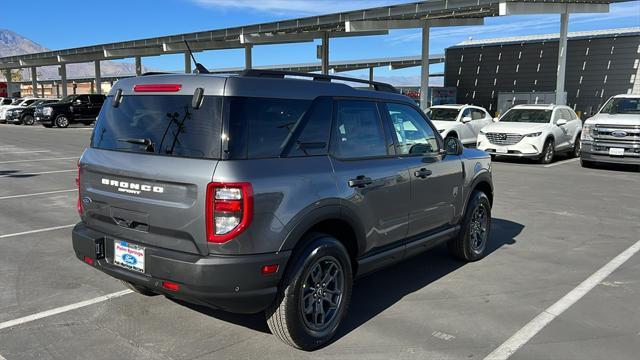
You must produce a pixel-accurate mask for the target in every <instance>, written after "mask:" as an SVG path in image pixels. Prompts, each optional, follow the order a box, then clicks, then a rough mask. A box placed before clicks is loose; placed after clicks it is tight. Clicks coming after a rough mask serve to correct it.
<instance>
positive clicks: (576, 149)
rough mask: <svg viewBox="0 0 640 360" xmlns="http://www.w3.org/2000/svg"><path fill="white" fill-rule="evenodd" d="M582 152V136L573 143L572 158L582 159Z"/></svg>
mask: <svg viewBox="0 0 640 360" xmlns="http://www.w3.org/2000/svg"><path fill="white" fill-rule="evenodd" d="M581 150H582V142H580V134H578V136H577V137H576V141H575V142H574V143H573V150H572V151H571V157H574V158H577V157H580V151H581Z"/></svg>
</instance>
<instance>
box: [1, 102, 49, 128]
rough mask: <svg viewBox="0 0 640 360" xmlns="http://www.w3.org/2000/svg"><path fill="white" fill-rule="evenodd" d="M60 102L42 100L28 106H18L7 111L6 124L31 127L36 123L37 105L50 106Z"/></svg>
mask: <svg viewBox="0 0 640 360" xmlns="http://www.w3.org/2000/svg"><path fill="white" fill-rule="evenodd" d="M58 101H60V100H59V99H42V100H36V101H35V102H34V103H33V104H30V105H28V106H20V107H17V108H13V109H11V110H7V114H6V118H7V123H13V124H15V125H21V124H22V125H33V124H35V122H36V118H35V111H36V107H38V105H43V106H44V105H46V104H52V103H55V102H58Z"/></svg>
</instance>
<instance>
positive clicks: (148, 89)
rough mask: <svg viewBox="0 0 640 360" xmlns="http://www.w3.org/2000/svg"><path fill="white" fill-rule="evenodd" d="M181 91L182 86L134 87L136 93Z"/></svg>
mask: <svg viewBox="0 0 640 360" xmlns="http://www.w3.org/2000/svg"><path fill="white" fill-rule="evenodd" d="M180 89H182V85H180V84H139V85H135V86H134V87H133V91H135V92H176V91H180Z"/></svg>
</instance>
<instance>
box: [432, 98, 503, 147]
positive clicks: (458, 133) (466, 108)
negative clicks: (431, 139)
mask: <svg viewBox="0 0 640 360" xmlns="http://www.w3.org/2000/svg"><path fill="white" fill-rule="evenodd" d="M427 116H428V117H429V119H431V122H432V123H433V125H435V126H436V128H437V129H438V131H439V132H440V134H441V135H442V137H443V138H447V137H455V138H458V139H460V141H461V142H462V143H463V144H464V145H473V146H475V145H476V141H477V138H478V133H479V132H480V129H482V128H483V127H485V126H487V125H489V124H490V123H491V122H492V121H493V118H492V117H491V115H489V113H488V112H487V110H485V109H483V108H481V107H479V106H472V105H436V106H432V107H430V108H429V109H428V110H427Z"/></svg>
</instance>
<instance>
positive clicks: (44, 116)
mask: <svg viewBox="0 0 640 360" xmlns="http://www.w3.org/2000/svg"><path fill="white" fill-rule="evenodd" d="M104 101H105V96H104V95H69V96H66V97H64V98H62V100H60V101H58V102H56V103H51V104H44V105H38V106H37V107H36V111H35V115H36V121H37V122H39V123H41V124H42V125H43V126H44V127H48V128H50V127H53V126H57V127H59V128H66V127H67V126H69V124H73V123H83V124H85V125H91V124H92V123H93V122H94V121H95V120H96V117H97V116H98V113H99V112H100V108H102V104H103V103H104Z"/></svg>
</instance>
